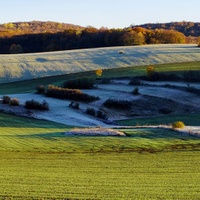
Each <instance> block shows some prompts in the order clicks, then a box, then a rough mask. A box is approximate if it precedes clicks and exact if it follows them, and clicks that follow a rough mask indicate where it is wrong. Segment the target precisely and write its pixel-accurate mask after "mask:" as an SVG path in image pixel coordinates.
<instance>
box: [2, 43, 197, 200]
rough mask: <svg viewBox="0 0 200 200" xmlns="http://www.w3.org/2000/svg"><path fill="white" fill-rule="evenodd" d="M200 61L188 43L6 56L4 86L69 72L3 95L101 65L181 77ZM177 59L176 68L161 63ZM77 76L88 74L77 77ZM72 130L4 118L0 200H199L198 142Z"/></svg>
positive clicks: (134, 132)
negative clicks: (73, 133) (85, 133)
mask: <svg viewBox="0 0 200 200" xmlns="http://www.w3.org/2000/svg"><path fill="white" fill-rule="evenodd" d="M183 47H184V48H183ZM120 50H123V51H124V54H122V55H121V54H119V53H118V52H119V51H120ZM149 52H151V53H149ZM188 52H189V53H188ZM199 56H200V55H199V49H197V48H195V47H194V46H190V45H186V46H184V45H163V46H159V45H158V46H157V45H155V46H152V45H150V46H138V47H119V48H107V49H95V50H94V49H93V50H77V51H68V52H56V53H55V52H53V53H43V54H27V55H4V56H3V55H1V57H0V74H1V75H0V76H1V77H2V78H1V83H2V82H4V81H8V80H16V78H17V79H23V78H37V77H40V76H46V75H56V74H66V75H60V76H52V77H43V78H39V79H34V80H27V81H21V82H16V83H8V84H1V85H0V94H16V93H27V92H33V91H35V87H36V86H37V85H39V84H44V85H48V84H55V85H61V84H62V83H63V82H64V81H65V80H67V79H72V78H76V77H81V76H87V77H88V76H92V77H94V76H95V73H94V72H93V70H94V69H99V68H102V69H105V70H104V71H103V77H114V76H117V77H120V76H121V77H123V76H137V75H144V74H146V67H147V65H149V64H155V68H156V71H162V72H167V73H168V72H175V73H179V74H181V73H182V72H183V71H185V70H200V57H199ZM190 61H193V62H190ZM171 62H176V64H162V63H171ZM179 62H182V63H179ZM8 66H9V67H8ZM128 66H129V67H128ZM130 66H132V67H130ZM114 67H116V68H117V69H110V68H114ZM72 68H73V69H72ZM27 69H29V70H27ZM79 71H89V72H84V73H76V74H73V73H71V72H74V73H75V72H79ZM67 73H71V74H67ZM3 77H5V79H4V78H3ZM199 119H200V116H199V114H190V115H185V116H167V117H162V118H151V119H149V118H147V119H137V120H129V121H120V122H119V123H121V124H123V125H138V124H139V125H142V124H145V125H146V124H149V123H151V124H161V123H162V124H169V123H171V122H173V121H177V120H181V121H184V122H185V124H186V125H199ZM70 128H71V127H69V126H65V125H62V124H58V123H53V122H49V121H44V120H36V119H30V118H23V117H18V116H13V115H8V114H3V113H0V141H1V142H0V162H1V164H0V199H20V200H21V199H139V200H144V199H148V200H149V199H166V200H168V199H176V200H177V199H181V200H182V199H190V200H197V199H200V188H199V180H200V172H199V165H200V160H199V157H200V140H199V138H197V137H194V136H190V135H183V134H181V133H178V132H174V131H172V130H162V129H122V131H124V132H125V133H126V134H127V137H103V136H102V137H100V136H98V137H94V136H93V137H87V136H86V137H83V136H65V135H64V132H65V131H68V130H69V129H70Z"/></svg>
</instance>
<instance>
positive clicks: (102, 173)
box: [0, 151, 200, 200]
mask: <svg viewBox="0 0 200 200" xmlns="http://www.w3.org/2000/svg"><path fill="white" fill-rule="evenodd" d="M199 156H200V153H199V151H181V152H164V153H158V154H137V153H121V154H119V153H112V154H109V153H107V154H106V153H104V154H102V153H96V154H81V153H78V154H64V153H59V154H50V153H49V154H44V153H33V152H18V153H13V152H12V153H11V152H1V153H0V159H1V165H0V199H139V200H141V199H142V200H143V199H166V200H167V199H190V200H192V199H193V200H197V199H199V198H200V195H199V192H200V190H199V179H200V173H199V164H200V161H199ZM2 163H3V164H2Z"/></svg>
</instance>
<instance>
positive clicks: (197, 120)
mask: <svg viewBox="0 0 200 200" xmlns="http://www.w3.org/2000/svg"><path fill="white" fill-rule="evenodd" d="M175 121H182V122H184V123H185V125H187V126H200V114H184V115H167V116H161V117H147V118H134V119H128V120H119V121H117V123H118V124H120V125H124V126H136V125H160V124H164V125H170V124H172V123H173V122H175Z"/></svg>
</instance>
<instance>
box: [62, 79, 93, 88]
mask: <svg viewBox="0 0 200 200" xmlns="http://www.w3.org/2000/svg"><path fill="white" fill-rule="evenodd" d="M94 84H95V79H93V78H79V79H74V80H68V81H65V83H64V88H70V89H91V88H93V87H94Z"/></svg>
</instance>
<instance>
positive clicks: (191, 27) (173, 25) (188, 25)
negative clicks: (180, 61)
mask: <svg viewBox="0 0 200 200" xmlns="http://www.w3.org/2000/svg"><path fill="white" fill-rule="evenodd" d="M133 27H142V28H146V29H151V30H155V29H165V30H176V31H179V32H181V33H183V34H184V35H185V36H195V37H198V36H199V35H200V23H199V22H196V23H195V22H186V21H183V22H170V23H148V24H142V25H137V26H133Z"/></svg>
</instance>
